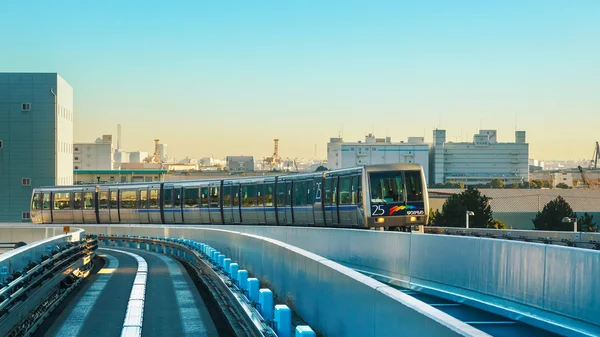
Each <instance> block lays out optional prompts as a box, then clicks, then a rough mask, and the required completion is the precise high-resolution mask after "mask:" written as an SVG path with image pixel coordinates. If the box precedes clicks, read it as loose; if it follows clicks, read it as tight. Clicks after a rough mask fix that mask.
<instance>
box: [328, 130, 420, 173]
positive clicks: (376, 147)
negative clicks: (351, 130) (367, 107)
mask: <svg viewBox="0 0 600 337" xmlns="http://www.w3.org/2000/svg"><path fill="white" fill-rule="evenodd" d="M409 163H410V164H420V165H421V166H423V170H424V172H425V177H429V145H427V144H426V143H425V140H424V138H423V137H409V138H408V142H399V143H392V140H391V138H390V137H386V138H376V137H375V136H374V135H373V134H369V135H367V136H366V137H365V141H364V142H361V141H358V142H344V140H343V139H342V138H331V139H330V141H329V143H327V167H328V168H329V169H340V168H347V167H357V166H365V165H377V164H409Z"/></svg>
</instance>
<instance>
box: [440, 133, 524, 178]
mask: <svg viewBox="0 0 600 337" xmlns="http://www.w3.org/2000/svg"><path fill="white" fill-rule="evenodd" d="M528 160H529V144H528V143H527V142H526V139H525V131H516V132H515V142H514V143H500V142H498V141H497V132H496V130H480V131H479V133H478V134H476V135H474V136H473V141H472V142H458V143H454V142H447V141H446V130H438V129H436V130H433V144H432V147H431V151H430V163H431V177H430V184H441V183H447V182H461V183H464V184H466V185H477V184H487V183H489V182H490V181H491V180H492V179H494V178H499V179H501V180H502V181H503V182H504V183H505V184H513V183H521V182H525V181H529V162H528Z"/></svg>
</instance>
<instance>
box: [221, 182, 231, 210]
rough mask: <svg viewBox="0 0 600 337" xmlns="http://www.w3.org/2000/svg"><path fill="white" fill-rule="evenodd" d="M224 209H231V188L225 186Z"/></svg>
mask: <svg viewBox="0 0 600 337" xmlns="http://www.w3.org/2000/svg"><path fill="white" fill-rule="evenodd" d="M223 207H231V186H223Z"/></svg>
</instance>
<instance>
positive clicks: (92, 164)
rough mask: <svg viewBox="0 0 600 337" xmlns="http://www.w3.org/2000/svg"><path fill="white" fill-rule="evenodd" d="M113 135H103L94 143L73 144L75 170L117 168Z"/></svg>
mask: <svg viewBox="0 0 600 337" xmlns="http://www.w3.org/2000/svg"><path fill="white" fill-rule="evenodd" d="M113 153H114V147H113V142H112V135H103V136H102V138H98V139H96V142H94V143H75V144H73V169H74V170H112V169H114V167H115V160H114V156H113Z"/></svg>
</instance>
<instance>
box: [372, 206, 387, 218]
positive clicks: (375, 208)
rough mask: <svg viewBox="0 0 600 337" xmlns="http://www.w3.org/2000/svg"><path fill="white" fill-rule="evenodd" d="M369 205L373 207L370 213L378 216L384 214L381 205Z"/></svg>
mask: <svg viewBox="0 0 600 337" xmlns="http://www.w3.org/2000/svg"><path fill="white" fill-rule="evenodd" d="M371 207H372V208H373V212H371V215H374V216H379V215H384V214H385V210H384V209H383V205H371Z"/></svg>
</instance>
